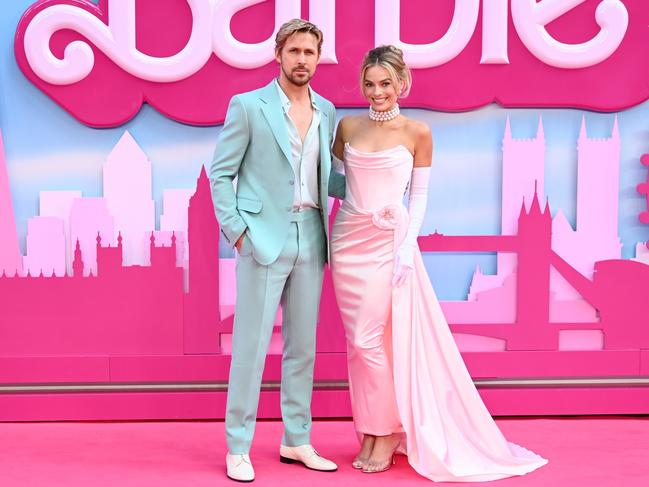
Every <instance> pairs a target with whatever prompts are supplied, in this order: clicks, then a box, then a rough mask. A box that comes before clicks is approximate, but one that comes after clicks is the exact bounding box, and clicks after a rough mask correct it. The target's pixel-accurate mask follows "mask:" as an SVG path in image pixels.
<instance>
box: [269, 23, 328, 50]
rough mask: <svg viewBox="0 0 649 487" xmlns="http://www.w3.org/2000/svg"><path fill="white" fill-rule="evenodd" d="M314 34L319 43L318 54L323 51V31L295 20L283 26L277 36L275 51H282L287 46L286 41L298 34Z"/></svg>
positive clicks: (315, 26) (310, 24) (313, 25)
mask: <svg viewBox="0 0 649 487" xmlns="http://www.w3.org/2000/svg"><path fill="white" fill-rule="evenodd" d="M301 32H304V33H309V34H313V35H314V36H315V38H316V40H317V41H318V54H320V52H321V51H322V37H323V36H322V31H321V30H320V29H318V26H317V25H315V24H313V23H311V22H309V21H308V20H303V19H293V20H289V21H288V22H285V23H283V24H282V26H281V27H280V28H279V30H278V31H277V35H276V36H275V51H281V50H282V48H283V47H284V44H286V39H288V38H289V37H291V36H292V35H293V34H297V33H301Z"/></svg>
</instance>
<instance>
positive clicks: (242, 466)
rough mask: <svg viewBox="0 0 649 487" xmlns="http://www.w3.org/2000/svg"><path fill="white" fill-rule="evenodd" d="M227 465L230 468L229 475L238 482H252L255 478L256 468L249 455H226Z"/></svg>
mask: <svg viewBox="0 0 649 487" xmlns="http://www.w3.org/2000/svg"><path fill="white" fill-rule="evenodd" d="M225 465H226V466H227V468H228V477H229V478H231V479H232V480H236V481H237V482H252V481H253V480H255V469H254V468H252V462H251V461H250V457H249V456H248V455H232V454H231V453H228V454H227V455H226V456H225Z"/></svg>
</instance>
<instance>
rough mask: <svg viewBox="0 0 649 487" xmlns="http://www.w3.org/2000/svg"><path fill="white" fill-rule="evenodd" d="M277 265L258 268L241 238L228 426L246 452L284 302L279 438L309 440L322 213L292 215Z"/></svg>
mask: <svg viewBox="0 0 649 487" xmlns="http://www.w3.org/2000/svg"><path fill="white" fill-rule="evenodd" d="M293 215H294V216H293V219H294V220H295V221H294V222H292V223H291V225H290V229H289V232H288V236H287V238H286V243H285V244H284V248H283V249H282V252H281V253H280V255H279V257H278V258H277V260H276V261H275V262H273V263H272V264H270V265H260V264H259V263H258V262H257V261H256V260H255V259H254V258H253V257H252V248H251V246H252V245H253V243H252V242H250V240H249V239H248V238H244V241H243V246H242V248H241V254H240V255H239V256H238V260H237V271H236V274H237V303H236V308H235V314H234V328H233V336H232V363H231V365H230V379H229V383H228V400H227V405H226V413H225V431H226V439H227V443H228V449H229V451H230V453H232V454H244V453H248V452H249V451H250V445H251V443H252V438H253V435H254V431H255V422H256V418H257V407H258V405H259V391H260V387H261V377H262V372H263V369H264V363H265V359H266V353H267V352H268V345H269V343H270V338H271V335H272V331H273V322H274V321H275V315H276V313H277V307H278V305H279V304H280V303H281V305H282V314H283V322H282V337H283V341H284V349H283V353H282V384H281V392H280V399H281V408H282V420H283V422H284V435H283V438H282V443H283V444H285V445H288V446H299V445H304V444H307V443H310V442H311V440H310V436H311V395H312V391H313V364H314V361H315V336H316V323H317V320H318V307H319V304H320V293H321V290H322V276H323V270H324V262H325V251H326V248H325V233H324V228H323V226H322V219H321V217H320V212H319V210H307V211H304V212H301V213H294V214H293Z"/></svg>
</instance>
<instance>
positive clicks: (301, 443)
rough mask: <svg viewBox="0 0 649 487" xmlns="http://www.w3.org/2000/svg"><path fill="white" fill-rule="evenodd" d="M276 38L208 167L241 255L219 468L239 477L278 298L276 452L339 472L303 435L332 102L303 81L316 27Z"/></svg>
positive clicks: (245, 476)
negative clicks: (265, 78) (256, 84)
mask: <svg viewBox="0 0 649 487" xmlns="http://www.w3.org/2000/svg"><path fill="white" fill-rule="evenodd" d="M275 41H276V48H275V57H276V59H277V62H278V63H279V65H280V73H279V77H278V78H276V79H274V80H272V81H271V82H270V83H269V84H268V85H267V86H265V87H263V88H260V89H258V90H255V91H251V92H248V93H243V94H240V95H236V96H234V97H233V98H232V100H231V101H230V106H229V107H228V112H227V116H226V119H225V123H224V126H223V129H222V131H221V134H220V137H219V141H218V144H217V147H216V152H215V155H214V160H213V161H212V167H211V172H210V178H211V181H212V197H213V200H214V207H215V209H216V216H217V218H218V221H219V224H220V226H221V229H222V231H223V233H224V235H225V238H226V239H227V240H228V242H230V244H231V245H233V246H235V248H236V249H237V251H238V254H239V255H238V259H237V303H236V310H235V316H234V330H233V337H232V364H231V367H230V379H229V385H228V400H227V406H226V417H225V428H226V437H227V443H228V454H227V456H226V465H227V475H228V477H230V478H231V479H233V480H238V481H252V480H254V477H255V473H254V469H253V467H252V463H251V460H250V457H249V455H248V453H249V450H250V445H251V443H252V437H253V433H254V428H255V420H256V416H257V407H258V403H259V390H260V387H261V377H262V372H263V367H264V362H265V358H266V353H267V350H268V345H269V342H270V338H271V334H272V329H273V321H274V318H275V315H276V312H277V307H278V305H279V304H280V303H281V305H282V311H283V317H284V320H283V323H282V335H283V339H284V350H283V357H282V385H281V407H282V419H283V422H284V435H283V438H282V444H281V445H280V460H281V461H282V462H284V463H296V462H299V463H302V464H304V465H305V466H306V467H308V468H311V469H314V470H322V471H334V470H336V469H337V466H336V465H335V464H334V463H333V462H331V461H329V460H327V459H325V458H323V457H321V456H320V455H319V454H318V453H317V452H316V451H315V450H314V448H313V447H312V446H311V439H310V432H311V412H310V410H311V395H312V389H313V364H314V360H315V335H316V322H317V317H318V306H319V302H320V291H321V289H322V276H323V268H324V264H325V261H326V260H327V259H328V225H327V222H328V217H327V214H328V211H327V201H328V185H329V175H330V170H331V155H330V147H331V142H332V135H333V131H334V124H335V109H334V106H333V105H332V104H331V103H330V102H329V101H327V100H325V99H324V98H322V97H321V96H319V95H318V94H316V93H315V92H314V91H313V90H312V89H311V88H310V87H309V84H308V83H309V80H310V79H311V77H312V76H313V73H314V72H315V69H316V65H317V62H318V59H319V57H320V51H321V46H322V33H321V32H320V30H319V29H318V28H317V27H316V26H315V25H313V24H312V23H310V22H306V21H304V20H300V19H294V20H292V21H290V22H287V23H286V24H284V25H283V26H282V27H281V28H280V29H279V31H278V33H277V36H276V39H275ZM235 178H236V179H237V181H236V188H235V182H234V180H235ZM336 192H340V189H338V190H336V189H334V193H336Z"/></svg>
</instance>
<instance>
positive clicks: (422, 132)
mask: <svg viewBox="0 0 649 487" xmlns="http://www.w3.org/2000/svg"><path fill="white" fill-rule="evenodd" d="M406 130H407V131H408V132H410V134H411V135H412V136H414V137H416V138H417V139H419V138H422V137H423V138H427V137H430V136H431V131H430V127H429V126H428V124H427V123H426V122H422V121H420V120H415V119H414V118H406Z"/></svg>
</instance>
